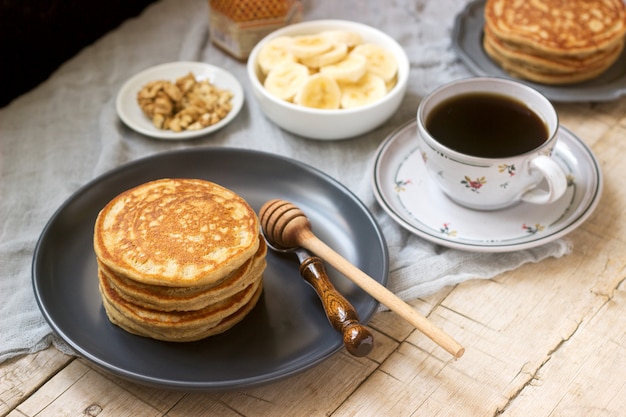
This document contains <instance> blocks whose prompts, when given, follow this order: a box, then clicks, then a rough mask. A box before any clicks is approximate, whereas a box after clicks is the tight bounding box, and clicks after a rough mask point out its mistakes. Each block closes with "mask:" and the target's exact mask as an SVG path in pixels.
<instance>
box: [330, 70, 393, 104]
mask: <svg viewBox="0 0 626 417" xmlns="http://www.w3.org/2000/svg"><path fill="white" fill-rule="evenodd" d="M339 87H340V88H341V107H342V108H344V109H352V108H355V107H361V106H365V105H366V104H369V103H373V102H374V101H376V100H379V99H380V98H382V97H384V96H385V95H386V94H387V86H386V85H385V81H384V80H383V79H382V78H380V77H379V76H378V75H374V74H372V73H371V72H368V73H366V74H365V75H364V76H363V77H362V78H361V79H360V80H359V81H358V82H356V83H340V85H339Z"/></svg>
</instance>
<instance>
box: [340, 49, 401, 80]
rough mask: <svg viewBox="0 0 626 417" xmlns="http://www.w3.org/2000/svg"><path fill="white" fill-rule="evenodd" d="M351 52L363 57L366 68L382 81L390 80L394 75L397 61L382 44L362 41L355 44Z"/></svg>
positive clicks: (396, 69)
mask: <svg viewBox="0 0 626 417" xmlns="http://www.w3.org/2000/svg"><path fill="white" fill-rule="evenodd" d="M351 53H352V54H357V55H362V56H363V57H365V59H367V70H368V71H370V72H372V73H374V74H376V75H378V76H379V77H381V78H382V79H383V80H384V81H390V80H392V79H393V77H395V76H396V72H397V71H398V63H397V62H396V59H395V57H394V56H393V54H392V53H391V52H390V51H388V50H387V49H385V48H383V47H382V46H380V45H376V44H373V43H364V44H362V45H357V46H356V47H355V48H354V49H353V50H352V52H351Z"/></svg>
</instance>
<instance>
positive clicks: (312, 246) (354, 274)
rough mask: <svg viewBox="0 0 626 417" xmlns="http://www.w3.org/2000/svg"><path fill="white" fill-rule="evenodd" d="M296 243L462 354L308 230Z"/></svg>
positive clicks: (451, 341)
mask: <svg viewBox="0 0 626 417" xmlns="http://www.w3.org/2000/svg"><path fill="white" fill-rule="evenodd" d="M297 240H298V243H299V244H300V246H302V247H304V248H306V249H308V250H310V251H311V252H313V253H314V254H316V255H318V256H319V257H321V258H322V259H324V260H325V261H326V262H328V263H329V264H330V265H332V266H334V267H335V268H336V269H337V270H338V271H339V272H341V273H342V274H343V275H345V276H346V277H347V278H349V279H350V280H351V281H352V282H354V283H355V284H356V285H358V286H359V287H360V288H362V289H363V290H364V291H365V292H367V293H368V294H369V295H371V296H372V297H374V298H375V299H376V300H378V301H379V302H380V303H381V304H383V305H385V306H387V307H388V308H389V309H390V310H391V311H393V312H394V313H396V314H398V315H399V316H400V317H402V318H403V319H404V320H406V321H407V322H409V323H411V324H412V325H413V327H415V328H416V329H418V330H420V331H421V332H422V333H423V334H425V335H426V336H428V337H429V338H430V339H431V340H432V341H433V342H435V343H437V344H438V345H439V346H441V347H442V348H443V349H445V350H446V351H447V352H449V353H450V354H452V355H453V356H454V357H456V358H460V357H461V356H462V355H463V353H465V348H463V346H461V345H460V344H459V343H458V342H457V341H456V340H454V339H453V338H452V337H451V336H449V335H448V334H447V333H445V332H444V331H443V330H441V329H440V328H438V327H437V326H435V325H434V324H432V323H431V322H430V321H428V319H426V318H425V317H424V316H422V315H421V314H419V313H418V312H417V311H416V310H414V309H413V307H411V306H410V305H408V304H407V303H405V302H404V301H402V300H401V299H400V298H399V297H398V296H397V295H395V294H394V293H392V292H391V291H389V290H388V289H387V288H386V287H385V286H383V285H382V284H380V283H379V282H378V281H376V280H374V279H373V278H371V277H370V276H369V275H367V274H366V273H365V272H363V271H361V270H360V269H359V268H357V267H356V266H354V265H353V264H351V263H350V262H348V261H347V260H346V259H345V258H343V257H342V256H341V255H339V254H338V253H337V252H335V251H334V250H333V249H332V248H330V247H329V246H327V245H326V244H325V243H324V242H322V241H321V240H320V239H318V238H317V236H315V235H314V234H313V232H311V231H310V230H308V229H301V230H300V231H299V233H298V236H297Z"/></svg>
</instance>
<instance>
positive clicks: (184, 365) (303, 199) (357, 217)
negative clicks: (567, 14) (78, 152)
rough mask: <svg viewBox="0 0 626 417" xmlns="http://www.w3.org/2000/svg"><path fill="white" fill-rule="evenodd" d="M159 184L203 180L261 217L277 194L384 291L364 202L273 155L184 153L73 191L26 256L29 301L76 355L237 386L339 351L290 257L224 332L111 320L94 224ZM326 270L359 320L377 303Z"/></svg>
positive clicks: (113, 367)
mask: <svg viewBox="0 0 626 417" xmlns="http://www.w3.org/2000/svg"><path fill="white" fill-rule="evenodd" d="M163 177H190V178H203V179H207V180H210V181H214V182H216V183H219V184H221V185H223V186H225V187H228V188H230V189H232V190H233V191H235V192H237V193H239V194H240V195H241V196H242V197H244V198H245V199H246V200H247V201H248V202H249V203H250V205H251V206H252V207H253V208H254V209H255V210H257V211H258V209H259V208H260V207H261V205H263V203H265V202H266V201H267V200H270V199H273V198H282V199H286V200H289V201H291V202H293V203H294V204H296V205H298V206H300V208H301V209H302V210H303V211H304V212H305V214H306V215H307V216H308V217H309V219H310V220H311V224H312V227H313V231H314V232H315V233H316V234H317V235H318V236H319V237H320V238H321V239H322V240H324V241H325V242H326V243H327V244H328V245H329V246H331V247H333V248H334V249H335V250H337V251H338V252H340V253H341V254H342V255H343V256H344V257H346V258H347V259H348V260H350V261H351V262H353V263H354V264H355V265H356V266H358V267H359V268H361V269H362V270H363V271H365V272H366V273H367V274H369V275H370V276H372V277H373V278H374V279H376V280H378V281H379V282H380V283H382V284H386V281H387V274H388V253H387V248H386V245H385V242H384V238H383V236H382V233H381V231H380V229H379V227H378V225H377V224H376V222H375V220H374V219H373V217H372V216H371V214H370V213H369V212H368V210H367V209H366V208H365V206H364V205H363V204H362V203H361V202H360V201H359V200H358V199H357V198H356V197H355V196H354V195H353V194H352V193H351V192H350V191H348V190H347V189H346V188H345V187H343V186H342V185H341V184H339V183H338V182H336V181H335V180H333V179H332V178H330V177H328V176H326V175H324V174H323V173H321V172H319V171H317V170H316V169H314V168H311V167H309V166H306V165H304V164H301V163H298V162H295V161H293V160H290V159H287V158H283V157H279V156H276V155H272V154H268V153H262V152H255V151H247V150H236V149H224V148H207V149H197V148H196V149H187V150H183V151H175V152H169V153H164V154H159V155H155V156H151V157H148V158H145V159H141V160H137V161H135V162H132V163H130V164H128V165H125V166H122V167H120V168H118V169H115V170H114V171H112V172H110V173H108V174H106V175H104V176H102V177H100V178H97V179H95V180H94V181H92V182H91V183H89V184H87V185H86V186H85V187H83V188H81V189H80V190H78V191H77V192H76V193H75V194H74V195H73V196H72V197H71V198H70V199H69V200H68V201H67V202H65V203H64V204H63V206H61V207H60V208H59V210H58V211H57V212H56V213H55V214H54V216H53V217H52V218H51V220H50V221H49V222H48V224H47V225H46V227H45V229H44V230H43V233H42V235H41V237H40V239H39V242H38V244H37V247H36V249H35V253H34V258H33V286H34V291H35V297H36V299H37V302H38V304H39V307H40V309H41V311H42V313H43V315H44V316H45V318H46V320H47V321H48V323H49V324H50V326H51V327H52V328H53V329H54V331H55V332H56V333H57V334H58V335H59V336H60V337H62V338H63V339H64V340H65V341H66V342H67V343H68V344H69V345H70V346H72V347H73V348H74V349H75V350H76V351H77V352H78V353H79V354H80V355H82V356H84V357H85V358H87V359H88V360H90V361H92V362H93V363H95V364H96V365H99V366H100V367H102V368H104V369H105V370H108V371H110V372H112V373H113V374H116V375H118V376H121V377H123V378H126V379H130V380H133V381H135V382H140V383H143V384H146V385H152V386H156V387H165V388H170V389H181V390H202V391H211V390H225V389H238V388H242V387H248V386H253V385H259V384H262V383H268V382H271V381H275V380H278V379H280V378H283V377H286V376H289V375H292V374H295V373H297V372H299V371H302V370H304V369H307V368H309V367H311V366H313V365H315V364H317V363H319V362H320V361H322V360H324V359H326V358H328V357H329V356H330V355H332V354H333V353H335V352H337V351H338V350H340V349H342V347H343V344H342V339H341V336H340V335H339V334H338V333H337V332H336V331H335V330H334V329H333V328H332V327H331V325H330V324H329V322H328V320H327V318H326V316H325V315H324V312H323V310H322V307H321V303H320V301H319V299H318V298H317V295H316V294H315V292H314V291H313V289H312V288H311V287H309V285H308V284H307V283H306V282H305V281H304V280H303V279H302V278H300V276H299V274H298V264H297V261H296V258H295V256H294V257H284V256H277V255H275V254H273V253H269V254H268V257H267V260H268V266H267V269H266V272H265V281H264V293H263V295H262V297H261V299H260V301H259V303H258V304H257V306H256V307H255V308H254V310H253V311H252V312H251V313H250V315H249V316H247V317H246V318H245V319H244V321H242V322H241V323H239V324H238V325H237V326H235V327H234V328H232V329H231V330H229V331H227V332H225V333H223V334H222V335H219V336H214V337H210V338H207V339H205V340H202V341H198V342H192V343H182V344H180V343H165V342H160V341H156V340H152V339H147V338H142V337H139V336H134V335H131V334H129V333H127V332H125V331H123V330H121V329H119V328H118V327H116V326H114V325H112V324H111V323H110V322H109V321H108V319H107V318H106V315H105V312H104V310H103V307H102V303H101V300H100V295H99V293H98V279H97V266H96V259H95V256H94V254H93V250H92V233H93V224H94V222H95V219H96V216H97V214H98V212H99V210H100V209H101V208H102V207H103V206H104V205H105V204H106V203H107V202H108V201H109V200H110V199H112V198H113V197H114V196H115V195H117V194H119V193H120V192H122V191H124V190H126V189H128V188H131V187H133V186H135V185H138V184H141V183H143V182H146V181H150V180H153V179H157V178H163ZM327 266H328V273H329V275H330V278H331V280H332V281H333V282H334V284H335V286H336V287H337V289H339V291H341V292H342V293H343V294H344V295H345V296H346V298H347V299H348V300H349V301H351V302H352V304H353V305H354V306H355V308H356V309H357V311H358V313H359V315H360V318H361V320H362V321H363V322H367V321H368V320H369V319H370V317H371V316H372V314H373V313H374V312H375V310H376V308H377V306H378V303H377V302H376V301H375V300H374V299H373V298H371V297H370V296H369V295H367V294H366V293H365V292H363V291H362V290H361V289H359V288H358V287H356V286H355V285H354V284H352V282H350V281H348V279H347V278H345V277H343V276H341V275H340V274H338V273H337V272H336V271H335V270H333V269H332V268H331V267H330V266H329V265H327Z"/></svg>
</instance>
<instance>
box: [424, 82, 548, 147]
mask: <svg viewBox="0 0 626 417" xmlns="http://www.w3.org/2000/svg"><path fill="white" fill-rule="evenodd" d="M426 129H427V130H428V132H429V133H430V134H431V135H432V136H433V137H434V138H435V139H436V140H437V141H438V142H439V143H441V144H442V145H444V146H446V147H448V148H450V149H452V150H454V151H457V152H460V153H462V154H465V155H472V156H478V157H482V158H503V157H508V156H514V155H521V154H524V153H526V152H529V151H532V150H533V149H535V148H538V147H540V146H541V145H542V144H543V143H544V142H545V141H547V140H548V138H549V131H548V127H547V126H546V124H545V123H544V121H543V120H542V119H541V117H539V115H537V114H536V113H535V112H534V111H532V110H531V109H530V108H529V107H528V106H527V105H525V104H524V103H522V102H521V101H518V100H516V99H514V98H512V97H507V96H503V95H500V94H493V93H483V92H477V93H466V94H460V95H458V96H455V97H451V98H448V99H447V100H444V101H443V102H441V103H439V104H438V105H437V106H435V107H434V108H433V109H432V110H431V112H430V114H429V115H428V117H427V119H426Z"/></svg>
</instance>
